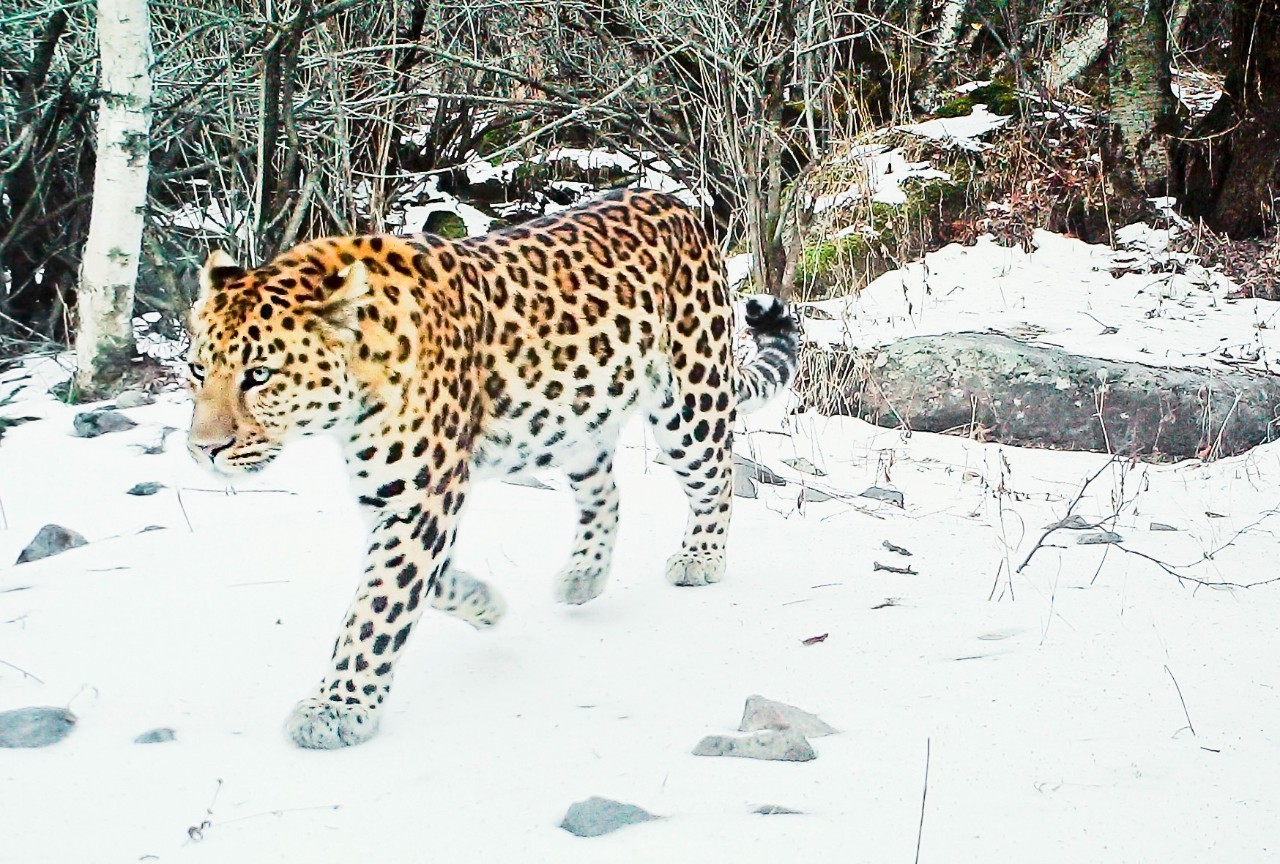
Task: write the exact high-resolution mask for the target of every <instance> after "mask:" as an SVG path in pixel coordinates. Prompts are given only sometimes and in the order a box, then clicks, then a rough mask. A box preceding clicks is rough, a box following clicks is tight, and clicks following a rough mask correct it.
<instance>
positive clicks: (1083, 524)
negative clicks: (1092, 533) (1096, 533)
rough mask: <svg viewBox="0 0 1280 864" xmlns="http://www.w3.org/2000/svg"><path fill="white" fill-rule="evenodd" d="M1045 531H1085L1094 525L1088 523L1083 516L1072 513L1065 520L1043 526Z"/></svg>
mask: <svg viewBox="0 0 1280 864" xmlns="http://www.w3.org/2000/svg"><path fill="white" fill-rule="evenodd" d="M1044 527H1045V530H1054V529H1057V528H1070V529H1071V530H1073V531H1085V530H1088V529H1090V528H1093V527H1094V523H1092V522H1090V521H1088V520H1087V519H1085V518H1084V517H1083V516H1079V515H1077V514H1075V513H1072V514H1071V515H1070V516H1068V517H1067V518H1066V519H1059V520H1058V521H1057V522H1050V523H1049V524H1048V525H1046V526H1044Z"/></svg>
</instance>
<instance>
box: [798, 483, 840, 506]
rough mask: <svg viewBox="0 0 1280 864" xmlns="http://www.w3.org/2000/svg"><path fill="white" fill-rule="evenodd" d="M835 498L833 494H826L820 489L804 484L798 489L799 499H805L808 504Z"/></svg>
mask: <svg viewBox="0 0 1280 864" xmlns="http://www.w3.org/2000/svg"><path fill="white" fill-rule="evenodd" d="M833 498H835V496H834V495H828V494H827V493H826V492H823V491H822V490H821V489H814V488H813V487H812V486H805V487H804V488H803V489H801V490H800V500H801V501H807V502H808V503H810V504H821V503H822V502H823V501H830V500H832V499H833Z"/></svg>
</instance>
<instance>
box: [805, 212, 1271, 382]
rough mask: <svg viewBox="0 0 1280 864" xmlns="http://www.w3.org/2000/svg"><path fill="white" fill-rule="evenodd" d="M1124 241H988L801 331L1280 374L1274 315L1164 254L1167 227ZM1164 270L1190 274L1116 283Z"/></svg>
mask: <svg viewBox="0 0 1280 864" xmlns="http://www.w3.org/2000/svg"><path fill="white" fill-rule="evenodd" d="M1119 237H1120V238H1121V239H1123V240H1125V241H1127V244H1128V245H1131V246H1133V247H1134V248H1132V249H1129V250H1121V251H1115V250H1112V249H1110V248H1109V247H1106V246H1100V245H1090V244H1087V243H1084V242H1082V241H1080V240H1076V239H1072V238H1067V237H1063V236H1061V235H1058V234H1053V233H1051V232H1048V231H1037V232H1036V233H1035V235H1034V238H1033V243H1034V245H1035V247H1036V248H1035V249H1034V251H1032V252H1030V253H1027V252H1023V251H1022V250H1021V249H1018V248H1005V247H1002V246H999V245H998V244H997V243H996V242H995V241H994V240H992V239H991V238H990V237H986V238H982V239H980V240H979V241H978V243H977V245H975V246H973V247H965V246H961V245H958V244H952V245H950V246H946V247H944V248H943V249H940V250H938V251H937V252H934V253H931V254H930V255H928V256H926V257H925V259H924V260H923V261H922V262H917V263H913V264H909V265H907V266H906V267H904V268H902V269H900V270H894V271H891V272H889V273H886V274H884V275H883V276H881V277H880V278H878V279H876V280H875V281H874V282H872V283H871V284H870V285H868V286H867V287H866V288H865V289H863V290H862V292H861V293H860V294H858V295H857V296H856V297H855V298H853V299H851V300H828V301H823V302H821V303H817V304H814V305H815V306H818V307H820V308H821V309H822V310H823V311H824V312H825V313H827V315H829V316H831V317H830V319H829V320H813V321H810V322H808V323H806V333H807V335H808V336H809V338H811V339H814V340H816V341H820V342H824V343H827V344H844V345H849V346H855V347H859V348H869V347H872V346H873V345H877V344H881V343H883V342H886V341H890V340H896V339H904V338H907V337H910V336H924V335H936V334H939V333H948V332H955V331H963V330H971V331H985V330H992V331H996V332H1002V333H1007V334H1009V335H1012V336H1016V337H1019V338H1024V339H1027V338H1030V339H1033V340H1034V341H1039V342H1042V343H1049V344H1053V345H1057V346H1060V347H1062V348H1065V349H1066V350H1068V351H1072V352H1075V353H1078V354H1084V355H1087V356H1091V357H1105V358H1111V359H1115V360H1124V361H1137V362H1142V363H1148V364H1157V365H1170V366H1178V367H1183V368H1219V369H1222V368H1227V367H1228V366H1230V367H1239V366H1242V365H1244V366H1249V367H1253V368H1258V369H1262V370H1267V371H1276V370H1277V368H1278V367H1280V355H1277V354H1273V353H1272V348H1271V346H1272V344H1273V343H1274V342H1276V341H1277V340H1273V339H1272V338H1271V334H1272V333H1273V332H1275V328H1276V327H1280V314H1278V313H1280V307H1278V306H1277V305H1276V304H1275V303H1272V302H1269V301H1265V300H1253V299H1239V300H1232V299H1229V298H1228V294H1230V293H1231V291H1232V290H1233V289H1234V287H1235V286H1234V285H1233V283H1232V282H1231V281H1230V280H1229V279H1227V278H1226V277H1225V276H1223V275H1222V274H1220V273H1217V272H1213V271H1209V270H1206V269H1205V268H1204V267H1202V266H1199V265H1197V264H1195V263H1194V261H1192V260H1190V256H1186V255H1182V254H1179V253H1170V252H1168V251H1167V248H1166V247H1167V243H1168V237H1169V234H1168V231H1167V230H1164V229H1160V230H1157V229H1151V228H1149V227H1146V226H1142V225H1139V226H1133V227H1130V228H1126V229H1121V231H1120V232H1119ZM1169 261H1174V262H1177V263H1178V264H1180V265H1181V267H1180V268H1179V269H1185V272H1182V273H1170V272H1142V273H1134V272H1126V273H1123V274H1122V275H1120V276H1115V275H1113V274H1112V268H1113V267H1115V266H1117V265H1118V264H1121V263H1123V264H1125V265H1128V266H1133V265H1135V264H1138V265H1146V266H1144V269H1149V265H1153V264H1154V265H1159V264H1162V263H1166V264H1167V263H1168V262H1169ZM1158 269H1165V268H1158ZM825 317H826V316H824V318H825ZM1109 328H1115V329H1116V332H1113V333H1112V332H1107V331H1108V329H1109ZM1277 347H1280V345H1278V346H1277Z"/></svg>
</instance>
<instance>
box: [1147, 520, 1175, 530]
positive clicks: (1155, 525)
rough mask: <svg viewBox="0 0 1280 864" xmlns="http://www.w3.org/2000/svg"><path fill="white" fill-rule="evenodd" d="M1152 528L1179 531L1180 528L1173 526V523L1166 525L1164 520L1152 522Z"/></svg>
mask: <svg viewBox="0 0 1280 864" xmlns="http://www.w3.org/2000/svg"><path fill="white" fill-rule="evenodd" d="M1151 530H1152V531H1177V530H1178V529H1177V528H1175V527H1173V526H1172V525H1166V524H1165V523H1163V522H1152V523H1151Z"/></svg>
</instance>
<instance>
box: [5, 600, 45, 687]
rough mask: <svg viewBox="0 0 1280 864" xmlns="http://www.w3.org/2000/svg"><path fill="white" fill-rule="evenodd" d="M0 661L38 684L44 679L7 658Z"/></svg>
mask: <svg viewBox="0 0 1280 864" xmlns="http://www.w3.org/2000/svg"><path fill="white" fill-rule="evenodd" d="M23 617H25V616H23ZM13 620H14V621H17V620H18V619H17V618H14V619H13ZM4 623H6V624H9V623H12V622H9V621H6V622H4ZM0 663H3V664H4V665H6V666H8V667H9V668H10V669H16V670H18V671H19V672H21V673H22V677H23V678H30V679H31V680H32V681H35V682H37V683H40V684H43V683H44V679H42V678H40V677H39V676H38V675H32V674H31V673H30V672H28V671H27V670H26V669H23V668H22V667H21V666H17V665H14V664H13V663H10V662H9V661H8V660H0Z"/></svg>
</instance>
